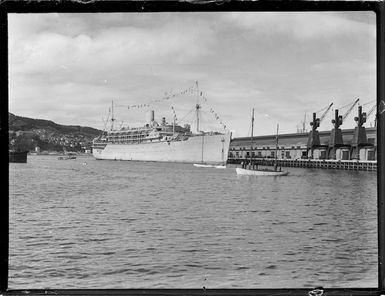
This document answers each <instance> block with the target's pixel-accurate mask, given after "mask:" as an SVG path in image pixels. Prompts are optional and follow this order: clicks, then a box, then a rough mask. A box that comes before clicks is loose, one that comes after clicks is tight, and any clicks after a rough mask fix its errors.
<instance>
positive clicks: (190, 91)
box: [127, 85, 226, 130]
mask: <svg viewBox="0 0 385 296" xmlns="http://www.w3.org/2000/svg"><path fill="white" fill-rule="evenodd" d="M185 94H191V95H194V94H195V95H197V96H198V97H199V98H200V99H201V100H202V101H203V102H204V103H206V104H207V101H208V100H207V97H206V96H205V95H204V94H203V91H201V90H199V89H198V88H197V85H194V86H193V87H189V88H186V89H184V90H181V91H179V92H174V93H173V92H169V93H167V92H166V93H165V94H164V96H163V97H162V98H160V99H156V100H151V101H149V102H147V103H145V104H135V105H128V106H127V108H128V109H135V108H146V107H150V106H151V105H152V104H153V103H160V102H164V101H168V100H170V99H172V98H175V97H177V96H180V95H185ZM208 107H210V113H211V114H213V116H214V118H215V120H216V121H217V123H218V124H220V125H221V126H222V127H223V129H225V130H226V125H225V124H224V122H223V120H222V119H221V118H220V117H219V115H218V114H217V113H216V112H215V110H214V108H212V107H211V106H208ZM171 109H172V112H173V115H174V118H175V121H177V117H176V113H175V109H174V107H173V106H171Z"/></svg>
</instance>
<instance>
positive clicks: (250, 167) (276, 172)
mask: <svg viewBox="0 0 385 296" xmlns="http://www.w3.org/2000/svg"><path fill="white" fill-rule="evenodd" d="M278 129H279V125H278V124H277V136H276V145H275V161H274V169H269V168H263V169H261V168H258V164H255V163H253V131H254V108H253V113H252V116H251V149H250V160H249V163H248V164H247V163H242V168H236V169H235V170H236V172H237V175H251V176H286V175H288V174H289V172H287V171H282V170H281V168H279V169H278V165H277V152H278Z"/></svg>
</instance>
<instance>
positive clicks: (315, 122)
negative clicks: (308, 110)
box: [310, 103, 333, 131]
mask: <svg viewBox="0 0 385 296" xmlns="http://www.w3.org/2000/svg"><path fill="white" fill-rule="evenodd" d="M332 106H333V103H331V104H330V105H329V106H328V107H327V109H326V111H325V112H324V113H323V114H322V115H321V117H320V118H317V116H316V115H317V114H316V113H313V121H312V122H310V125H311V127H312V130H313V131H315V130H316V129H317V128H318V127H319V126H320V124H321V122H322V121H323V120H324V119H325V117H326V115H327V114H328V112H329V110H330V108H331V107H332Z"/></svg>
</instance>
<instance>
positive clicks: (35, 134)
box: [8, 113, 101, 152]
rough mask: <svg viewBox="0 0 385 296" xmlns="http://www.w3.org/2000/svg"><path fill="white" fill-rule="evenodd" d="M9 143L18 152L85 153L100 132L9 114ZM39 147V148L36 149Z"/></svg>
mask: <svg viewBox="0 0 385 296" xmlns="http://www.w3.org/2000/svg"><path fill="white" fill-rule="evenodd" d="M8 116H9V120H8V130H9V143H10V146H12V148H15V149H16V150H29V151H33V150H36V149H40V150H42V151H44V150H46V151H63V150H67V151H79V152H80V151H85V150H88V149H90V147H91V144H92V140H93V139H94V138H95V137H97V136H98V135H100V134H101V131H100V130H97V129H94V128H91V127H84V126H79V125H61V124H57V123H55V122H53V121H50V120H44V119H32V118H28V117H21V116H17V115H14V114H12V113H8ZM36 147H39V148H36Z"/></svg>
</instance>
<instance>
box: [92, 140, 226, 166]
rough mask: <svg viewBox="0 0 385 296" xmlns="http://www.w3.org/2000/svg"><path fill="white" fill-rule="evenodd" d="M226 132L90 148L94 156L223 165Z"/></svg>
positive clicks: (111, 158) (97, 157) (224, 160)
mask: <svg viewBox="0 0 385 296" xmlns="http://www.w3.org/2000/svg"><path fill="white" fill-rule="evenodd" d="M230 136H231V134H230V133H226V134H223V135H204V136H203V135H197V136H192V137H189V138H188V139H187V140H185V141H170V142H167V141H162V142H148V143H137V144H111V143H108V144H107V145H106V146H105V148H104V149H99V148H94V149H93V156H94V157H95V158H96V159H108V160H135V161H159V162H184V163H207V164H223V163H225V162H226V161H227V157H228V153H229V146H230Z"/></svg>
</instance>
